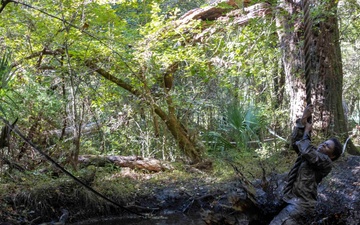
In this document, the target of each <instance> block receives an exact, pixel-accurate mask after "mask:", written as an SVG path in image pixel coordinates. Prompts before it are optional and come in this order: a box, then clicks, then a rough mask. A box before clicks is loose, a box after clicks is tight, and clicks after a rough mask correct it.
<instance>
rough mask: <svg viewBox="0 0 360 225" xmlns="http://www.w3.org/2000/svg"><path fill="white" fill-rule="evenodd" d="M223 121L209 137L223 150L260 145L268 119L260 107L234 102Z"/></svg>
mask: <svg viewBox="0 0 360 225" xmlns="http://www.w3.org/2000/svg"><path fill="white" fill-rule="evenodd" d="M222 120H223V122H222V123H221V124H220V125H219V129H218V130H216V131H210V132H209V133H208V137H209V140H211V141H210V143H212V146H213V147H215V148H220V149H221V150H230V149H237V150H239V151H243V150H248V149H249V147H250V146H254V145H255V147H257V146H260V145H261V139H262V133H263V131H264V130H265V128H266V121H265V119H264V116H263V115H262V112H261V110H260V108H258V107H255V106H252V105H248V104H238V103H235V104H232V105H230V106H229V107H228V108H227V110H226V115H225V116H224V117H223V118H222Z"/></svg>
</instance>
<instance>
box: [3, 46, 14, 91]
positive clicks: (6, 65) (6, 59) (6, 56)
mask: <svg viewBox="0 0 360 225" xmlns="http://www.w3.org/2000/svg"><path fill="white" fill-rule="evenodd" d="M10 55H11V54H10V52H8V51H4V52H1V53H0V57H1V56H2V57H1V60H0V76H1V88H5V87H6V86H7V84H8V83H9V81H10V80H11V78H12V77H13V75H14V73H11V66H10Z"/></svg>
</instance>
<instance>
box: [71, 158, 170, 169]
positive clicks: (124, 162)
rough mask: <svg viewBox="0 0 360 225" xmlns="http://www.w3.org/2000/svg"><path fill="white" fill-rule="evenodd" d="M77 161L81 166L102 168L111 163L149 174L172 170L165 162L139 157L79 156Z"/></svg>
mask: <svg viewBox="0 0 360 225" xmlns="http://www.w3.org/2000/svg"><path fill="white" fill-rule="evenodd" d="M78 161H79V163H80V164H82V165H83V166H89V165H95V166H99V167H103V166H106V165H107V164H111V163H112V164H115V165H117V166H119V167H129V168H131V169H141V170H147V171H151V172H160V171H165V170H172V166H171V165H169V164H168V163H166V162H163V161H160V160H158V159H154V158H143V157H141V156H106V155H81V156H79V159H78Z"/></svg>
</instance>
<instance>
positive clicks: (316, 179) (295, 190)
mask: <svg viewBox="0 0 360 225" xmlns="http://www.w3.org/2000/svg"><path fill="white" fill-rule="evenodd" d="M303 133H304V126H302V125H301V123H300V120H298V121H297V123H296V127H295V128H294V132H293V135H292V146H293V148H294V150H295V151H296V152H298V154H299V157H300V158H301V161H300V162H299V165H300V166H299V167H298V168H295V166H294V167H293V168H292V169H291V171H290V172H289V175H290V174H291V173H292V171H294V172H295V173H296V175H295V178H294V179H295V180H294V183H293V185H292V188H291V189H290V190H289V191H288V192H287V193H285V194H284V198H283V200H284V202H285V203H286V206H285V208H283V209H282V211H281V212H280V213H279V214H278V215H277V216H276V217H275V218H274V219H273V220H272V221H271V223H270V225H295V224H299V225H300V224H305V222H304V221H306V219H307V218H309V216H311V215H312V214H313V213H314V210H315V205H316V199H317V187H318V184H319V183H320V182H321V180H322V179H323V178H324V177H325V176H326V175H328V174H329V173H330V171H331V165H332V161H331V159H330V158H329V157H328V156H327V155H326V154H323V153H321V152H318V151H317V148H316V147H314V146H312V145H311V140H310V136H309V135H303Z"/></svg>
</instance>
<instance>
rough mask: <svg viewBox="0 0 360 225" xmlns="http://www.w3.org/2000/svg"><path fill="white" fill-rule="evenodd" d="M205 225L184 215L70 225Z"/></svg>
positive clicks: (94, 221)
mask: <svg viewBox="0 0 360 225" xmlns="http://www.w3.org/2000/svg"><path fill="white" fill-rule="evenodd" d="M179 224H186V225H205V223H204V222H203V221H202V220H201V218H199V215H197V216H188V215H184V214H171V215H166V216H162V217H155V218H151V219H143V218H103V219H97V220H91V221H84V222H81V223H76V224H72V225H179Z"/></svg>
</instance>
